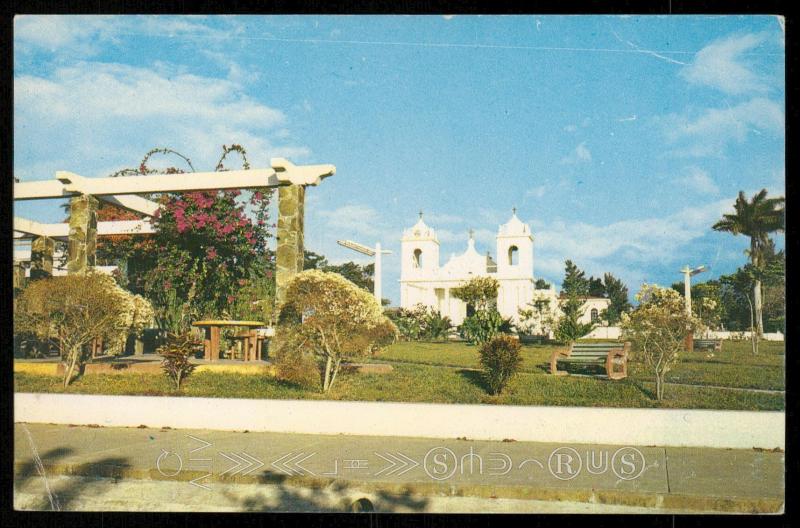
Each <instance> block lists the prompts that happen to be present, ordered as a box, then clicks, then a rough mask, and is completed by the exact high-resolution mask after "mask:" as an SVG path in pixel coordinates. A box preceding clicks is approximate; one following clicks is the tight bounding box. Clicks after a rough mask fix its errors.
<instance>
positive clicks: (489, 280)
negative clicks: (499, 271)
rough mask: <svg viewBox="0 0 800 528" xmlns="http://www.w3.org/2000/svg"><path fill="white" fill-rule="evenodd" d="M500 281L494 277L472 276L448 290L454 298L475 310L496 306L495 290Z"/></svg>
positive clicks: (498, 286) (497, 288)
mask: <svg viewBox="0 0 800 528" xmlns="http://www.w3.org/2000/svg"><path fill="white" fill-rule="evenodd" d="M499 288H500V283H499V282H497V279H495V278H494V277H473V278H472V279H470V280H469V281H467V282H466V283H465V284H462V285H461V286H458V287H456V288H453V289H451V290H450V294H451V295H452V296H453V297H455V298H456V299H461V300H462V301H464V302H465V303H466V304H467V306H472V307H473V308H474V309H475V310H476V311H481V310H488V309H489V308H491V307H494V306H497V291H498V290H499Z"/></svg>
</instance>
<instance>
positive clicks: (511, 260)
mask: <svg viewBox="0 0 800 528" xmlns="http://www.w3.org/2000/svg"><path fill="white" fill-rule="evenodd" d="M517 264H519V248H517V246H511V247H510V248H508V265H509V266H516V265H517Z"/></svg>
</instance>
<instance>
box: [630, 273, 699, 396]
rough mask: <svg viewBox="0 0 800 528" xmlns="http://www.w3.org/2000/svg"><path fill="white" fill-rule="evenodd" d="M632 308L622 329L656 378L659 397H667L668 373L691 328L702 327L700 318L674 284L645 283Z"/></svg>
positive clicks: (638, 357) (635, 352) (640, 359)
mask: <svg viewBox="0 0 800 528" xmlns="http://www.w3.org/2000/svg"><path fill="white" fill-rule="evenodd" d="M636 300H637V301H639V306H637V307H636V308H635V309H634V310H633V311H632V312H630V313H624V314H623V315H622V332H623V336H624V338H625V339H628V340H630V341H631V344H632V345H633V351H634V354H635V358H636V359H637V360H639V361H641V363H642V364H643V365H644V366H645V367H646V368H648V369H649V370H650V371H651V372H652V373H653V375H654V376H655V380H656V399H657V400H659V401H661V400H662V399H663V398H664V385H665V379H666V375H667V373H668V372H669V371H670V369H671V368H672V366H673V365H674V364H675V363H676V362H677V361H678V357H679V353H680V352H681V351H682V350H683V348H684V344H685V343H684V339H685V338H686V332H687V329H688V330H689V331H690V332H692V331H694V330H697V329H700V328H701V327H702V325H701V324H700V322H699V321H698V320H697V319H696V318H694V317H692V316H690V315H688V314H687V313H686V309H685V306H684V302H683V299H681V296H680V295H679V294H678V292H676V291H675V290H673V289H671V288H661V287H659V286H657V285H655V284H652V285H651V284H643V285H642V289H641V290H640V291H639V293H637V294H636Z"/></svg>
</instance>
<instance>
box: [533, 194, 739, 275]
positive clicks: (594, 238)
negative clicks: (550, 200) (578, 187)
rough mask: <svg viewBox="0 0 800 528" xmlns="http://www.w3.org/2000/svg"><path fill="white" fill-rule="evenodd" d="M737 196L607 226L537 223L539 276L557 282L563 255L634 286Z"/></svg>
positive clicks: (705, 229)
mask: <svg viewBox="0 0 800 528" xmlns="http://www.w3.org/2000/svg"><path fill="white" fill-rule="evenodd" d="M734 200H735V199H734V198H725V199H722V200H717V201H714V202H710V203H707V204H705V205H701V206H696V207H689V208H686V209H683V210H681V211H679V212H677V213H674V214H671V215H668V216H664V217H652V218H642V219H635V220H622V221H618V222H613V223H611V224H608V225H592V224H588V223H585V222H574V221H571V222H564V221H561V220H554V221H549V222H535V224H536V226H537V227H536V228H535V229H534V237H535V240H536V249H535V251H536V253H535V254H536V259H535V263H534V271H535V273H536V276H537V277H539V276H543V275H544V276H546V277H548V278H550V279H552V280H556V281H558V280H559V279H560V278H561V277H562V276H563V272H564V260H566V259H571V260H572V261H573V262H575V263H576V264H577V265H578V266H579V267H580V268H581V269H583V270H585V271H586V273H587V274H590V275H595V276H598V275H601V274H602V273H603V272H606V271H610V272H612V273H614V274H615V275H617V276H619V277H622V278H623V279H624V280H625V281H626V283H627V284H628V285H629V286H630V287H632V288H635V287H636V286H638V284H639V283H641V282H642V281H643V280H645V279H647V277H648V274H649V271H648V270H649V269H650V268H651V267H653V266H656V265H661V264H663V263H665V262H672V261H677V260H680V257H681V251H682V248H684V247H685V246H686V245H687V244H689V243H690V242H692V241H694V240H696V239H699V238H701V237H703V236H705V235H707V234H708V233H710V232H711V226H712V225H713V223H714V222H715V221H716V220H718V219H719V218H720V217H721V216H722V214H723V213H726V212H730V210H731V208H732V204H733V202H734Z"/></svg>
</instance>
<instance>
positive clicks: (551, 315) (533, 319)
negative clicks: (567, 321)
mask: <svg viewBox="0 0 800 528" xmlns="http://www.w3.org/2000/svg"><path fill="white" fill-rule="evenodd" d="M556 304H557V303H551V302H550V298H549V296H547V295H543V294H541V293H537V292H536V291H534V292H533V299H532V300H531V302H529V303H528V304H527V305H526V307H525V308H519V309H518V310H517V313H518V314H519V320H520V323H519V324H518V325H517V329H518V330H519V331H520V333H523V334H526V335H541V336H545V337H547V338H549V337H550V335H551V334H552V332H553V327H554V326H555V325H556V322H557V321H558V311H557V306H556Z"/></svg>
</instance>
